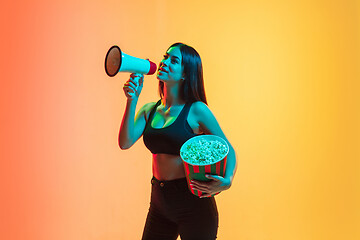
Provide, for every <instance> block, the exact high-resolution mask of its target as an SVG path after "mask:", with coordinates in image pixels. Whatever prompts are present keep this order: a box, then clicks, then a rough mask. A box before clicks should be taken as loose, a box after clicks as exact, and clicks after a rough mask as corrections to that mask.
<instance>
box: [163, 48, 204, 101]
mask: <svg viewBox="0 0 360 240" xmlns="http://www.w3.org/2000/svg"><path fill="white" fill-rule="evenodd" d="M172 47H179V48H180V52H181V55H182V62H181V64H182V65H183V67H184V79H185V80H184V81H183V82H182V84H181V86H180V89H181V90H180V97H181V98H182V99H184V100H185V102H186V103H193V102H196V101H202V102H204V103H205V104H206V105H207V101H206V96H205V88H204V79H203V68H202V63H201V58H200V55H199V53H198V52H197V51H196V50H195V49H194V48H192V47H190V46H188V45H186V44H184V43H180V42H178V43H174V44H173V45H171V46H170V47H169V48H168V50H169V49H170V48H172ZM159 95H160V98H163V96H164V82H162V81H159Z"/></svg>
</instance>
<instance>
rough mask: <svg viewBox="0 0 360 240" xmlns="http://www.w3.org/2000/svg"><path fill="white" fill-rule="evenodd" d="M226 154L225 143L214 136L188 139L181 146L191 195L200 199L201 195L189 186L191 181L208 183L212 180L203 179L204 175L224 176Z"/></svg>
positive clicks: (227, 151)
mask: <svg viewBox="0 0 360 240" xmlns="http://www.w3.org/2000/svg"><path fill="white" fill-rule="evenodd" d="M228 153H229V146H228V144H227V142H226V141H225V140H224V139H223V138H221V137H219V136H216V135H199V136H196V137H193V138H190V139H189V140H187V141H186V142H185V143H184V144H183V145H182V146H181V149H180V156H181V158H182V160H183V164H184V168H185V175H186V179H187V183H188V187H189V190H190V192H191V193H192V194H194V195H196V196H198V197H200V196H201V195H202V193H203V192H201V191H197V190H194V189H192V187H191V185H190V181H191V180H192V179H194V180H199V181H205V182H209V181H213V180H212V179H209V178H207V177H205V174H210V175H218V176H222V177H224V176H225V168H226V158H227V154H228ZM218 193H219V192H218ZM218 193H215V194H213V195H211V196H215V195H217V194H218Z"/></svg>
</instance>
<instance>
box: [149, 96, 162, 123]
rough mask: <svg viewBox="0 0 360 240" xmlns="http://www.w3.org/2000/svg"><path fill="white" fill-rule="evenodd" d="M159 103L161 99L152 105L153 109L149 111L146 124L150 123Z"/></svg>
mask: <svg viewBox="0 0 360 240" xmlns="http://www.w3.org/2000/svg"><path fill="white" fill-rule="evenodd" d="M160 103H161V99H160V100H159V101H157V103H156V104H155V105H154V107H153V108H152V109H151V112H150V115H149V120H148V123H151V121H152V119H153V116H154V114H155V111H156V108H157V107H158V106H159V105H160Z"/></svg>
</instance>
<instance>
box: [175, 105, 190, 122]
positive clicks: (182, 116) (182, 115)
mask: <svg viewBox="0 0 360 240" xmlns="http://www.w3.org/2000/svg"><path fill="white" fill-rule="evenodd" d="M191 104H192V103H189V102H187V103H185V106H184V109H183V110H182V111H181V113H180V115H179V117H178V118H179V120H181V121H182V120H184V119H187V117H188V115H189V110H190V107H191Z"/></svg>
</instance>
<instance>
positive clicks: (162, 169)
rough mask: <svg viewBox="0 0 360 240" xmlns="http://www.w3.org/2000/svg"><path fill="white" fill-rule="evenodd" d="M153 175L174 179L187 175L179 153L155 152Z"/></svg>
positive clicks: (164, 178)
mask: <svg viewBox="0 0 360 240" xmlns="http://www.w3.org/2000/svg"><path fill="white" fill-rule="evenodd" d="M152 169H153V175H154V177H155V178H156V179H158V180H164V181H168V180H174V179H178V178H184V177H185V170H184V165H183V163H182V159H181V157H180V156H178V155H171V154H165V153H158V154H153V162H152Z"/></svg>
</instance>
